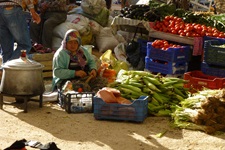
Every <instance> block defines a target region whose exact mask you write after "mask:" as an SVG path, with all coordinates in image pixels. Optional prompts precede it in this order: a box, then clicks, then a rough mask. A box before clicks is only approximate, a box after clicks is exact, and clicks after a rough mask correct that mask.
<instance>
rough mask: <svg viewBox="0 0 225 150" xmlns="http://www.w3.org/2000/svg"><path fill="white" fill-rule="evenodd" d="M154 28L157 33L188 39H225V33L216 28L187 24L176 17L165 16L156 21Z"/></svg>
mask: <svg viewBox="0 0 225 150" xmlns="http://www.w3.org/2000/svg"><path fill="white" fill-rule="evenodd" d="M153 28H154V29H155V30H157V31H162V32H167V33H172V34H178V35H181V36H188V37H203V36H211V37H217V38H225V33H224V32H220V31H219V30H217V29H216V28H214V27H210V26H205V25H201V24H197V23H185V22H184V21H183V20H182V18H179V17H176V16H165V18H164V19H163V20H162V21H156V22H155V25H154V27H153Z"/></svg>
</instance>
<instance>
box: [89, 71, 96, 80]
mask: <svg viewBox="0 0 225 150" xmlns="http://www.w3.org/2000/svg"><path fill="white" fill-rule="evenodd" d="M90 75H91V76H93V78H95V77H96V76H97V72H96V70H95V69H92V70H91V72H90Z"/></svg>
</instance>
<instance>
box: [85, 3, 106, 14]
mask: <svg viewBox="0 0 225 150" xmlns="http://www.w3.org/2000/svg"><path fill="white" fill-rule="evenodd" d="M104 7H106V2H105V0H82V1H81V8H82V9H83V11H84V12H85V13H87V14H90V15H95V14H98V13H99V12H100V11H101V10H102V8H104Z"/></svg>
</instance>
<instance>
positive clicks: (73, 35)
mask: <svg viewBox="0 0 225 150" xmlns="http://www.w3.org/2000/svg"><path fill="white" fill-rule="evenodd" d="M72 40H76V41H77V43H78V47H80V45H81V37H80V34H79V32H78V31H77V30H74V29H70V30H68V31H67V32H66V34H65V36H64V39H63V41H62V45H63V48H66V42H68V41H72Z"/></svg>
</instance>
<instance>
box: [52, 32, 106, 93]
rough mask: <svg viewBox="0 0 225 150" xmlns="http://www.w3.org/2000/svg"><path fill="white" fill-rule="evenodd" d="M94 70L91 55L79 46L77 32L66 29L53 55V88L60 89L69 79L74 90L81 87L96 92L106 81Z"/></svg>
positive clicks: (79, 39)
mask: <svg viewBox="0 0 225 150" xmlns="http://www.w3.org/2000/svg"><path fill="white" fill-rule="evenodd" d="M96 70H97V66H96V62H95V59H94V57H93V55H92V54H90V53H89V52H88V50H87V49H85V48H84V47H83V46H81V37H80V34H79V32H78V31H76V30H74V29H70V30H68V31H67V32H66V34H65V36H64V39H63V41H62V45H61V47H60V48H59V49H58V50H57V51H56V53H55V54H54V57H53V80H52V84H53V86H52V87H53V88H54V89H53V90H55V89H56V88H57V89H59V90H62V87H65V86H66V85H65V84H66V83H68V82H67V81H71V82H72V88H73V90H74V91H77V90H78V89H79V88H82V89H83V91H84V92H95V93H96V92H97V91H98V90H99V89H101V88H103V87H105V86H106V85H107V83H108V82H107V80H106V79H105V78H102V77H100V76H97V71H96ZM90 78H91V80H90V81H89V79H90ZM85 81H86V82H85Z"/></svg>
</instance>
